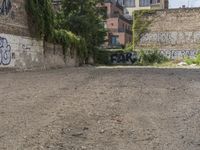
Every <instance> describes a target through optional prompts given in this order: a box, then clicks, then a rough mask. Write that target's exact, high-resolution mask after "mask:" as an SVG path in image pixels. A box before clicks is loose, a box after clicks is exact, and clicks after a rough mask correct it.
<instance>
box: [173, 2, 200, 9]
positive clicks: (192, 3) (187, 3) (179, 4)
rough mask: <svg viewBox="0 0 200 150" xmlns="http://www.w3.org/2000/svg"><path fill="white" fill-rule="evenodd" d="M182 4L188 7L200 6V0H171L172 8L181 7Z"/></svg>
mask: <svg viewBox="0 0 200 150" xmlns="http://www.w3.org/2000/svg"><path fill="white" fill-rule="evenodd" d="M182 5H185V6H186V7H188V6H189V7H200V0H169V7H170V8H179V7H181V6H182Z"/></svg>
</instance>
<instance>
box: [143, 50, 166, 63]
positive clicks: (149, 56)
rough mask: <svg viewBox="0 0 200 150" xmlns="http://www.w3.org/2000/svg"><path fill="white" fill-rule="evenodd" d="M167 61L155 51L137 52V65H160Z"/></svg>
mask: <svg viewBox="0 0 200 150" xmlns="http://www.w3.org/2000/svg"><path fill="white" fill-rule="evenodd" d="M167 60H168V59H167V58H166V57H165V56H164V55H162V54H161V53H160V52H159V51H157V50H149V51H144V50H141V51H140V52H139V64H141V65H150V64H154V63H162V62H165V61H167Z"/></svg>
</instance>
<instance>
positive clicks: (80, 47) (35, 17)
mask: <svg viewBox="0 0 200 150" xmlns="http://www.w3.org/2000/svg"><path fill="white" fill-rule="evenodd" d="M25 7H26V12H27V14H28V23H29V29H30V33H31V34H32V36H34V37H36V38H39V39H42V40H43V41H44V42H53V43H55V44H61V45H62V46H63V54H64V57H66V56H65V55H66V51H67V50H68V49H76V50H77V55H78V56H79V58H81V59H84V58H86V57H87V47H86V42H85V40H84V39H83V38H82V37H79V36H76V35H75V34H73V33H72V32H70V31H67V30H65V29H56V27H55V26H56V25H55V22H56V19H55V14H54V11H53V9H52V4H51V0H26V6H25Z"/></svg>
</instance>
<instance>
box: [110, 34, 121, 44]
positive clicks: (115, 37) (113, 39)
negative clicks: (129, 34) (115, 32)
mask: <svg viewBox="0 0 200 150" xmlns="http://www.w3.org/2000/svg"><path fill="white" fill-rule="evenodd" d="M118 38H119V37H118V36H111V44H112V45H118V44H119V42H118Z"/></svg>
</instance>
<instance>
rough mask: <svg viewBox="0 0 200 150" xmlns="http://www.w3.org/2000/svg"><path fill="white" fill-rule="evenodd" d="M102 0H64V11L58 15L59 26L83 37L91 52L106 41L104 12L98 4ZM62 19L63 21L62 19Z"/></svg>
mask: <svg viewBox="0 0 200 150" xmlns="http://www.w3.org/2000/svg"><path fill="white" fill-rule="evenodd" d="M100 2H102V0H79V1H74V0H63V3H62V12H60V13H59V14H58V15H57V18H58V19H57V22H60V23H61V24H57V27H58V28H64V29H66V30H69V31H72V32H73V33H75V34H77V35H79V36H81V37H83V38H84V39H85V41H86V45H87V48H88V50H89V53H90V54H92V53H93V52H94V50H95V49H96V48H97V47H98V46H100V45H101V44H102V43H103V42H104V38H105V35H106V30H105V29H104V24H103V19H104V18H103V16H104V12H103V11H101V8H99V7H97V4H98V3H100ZM60 20H62V21H60Z"/></svg>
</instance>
